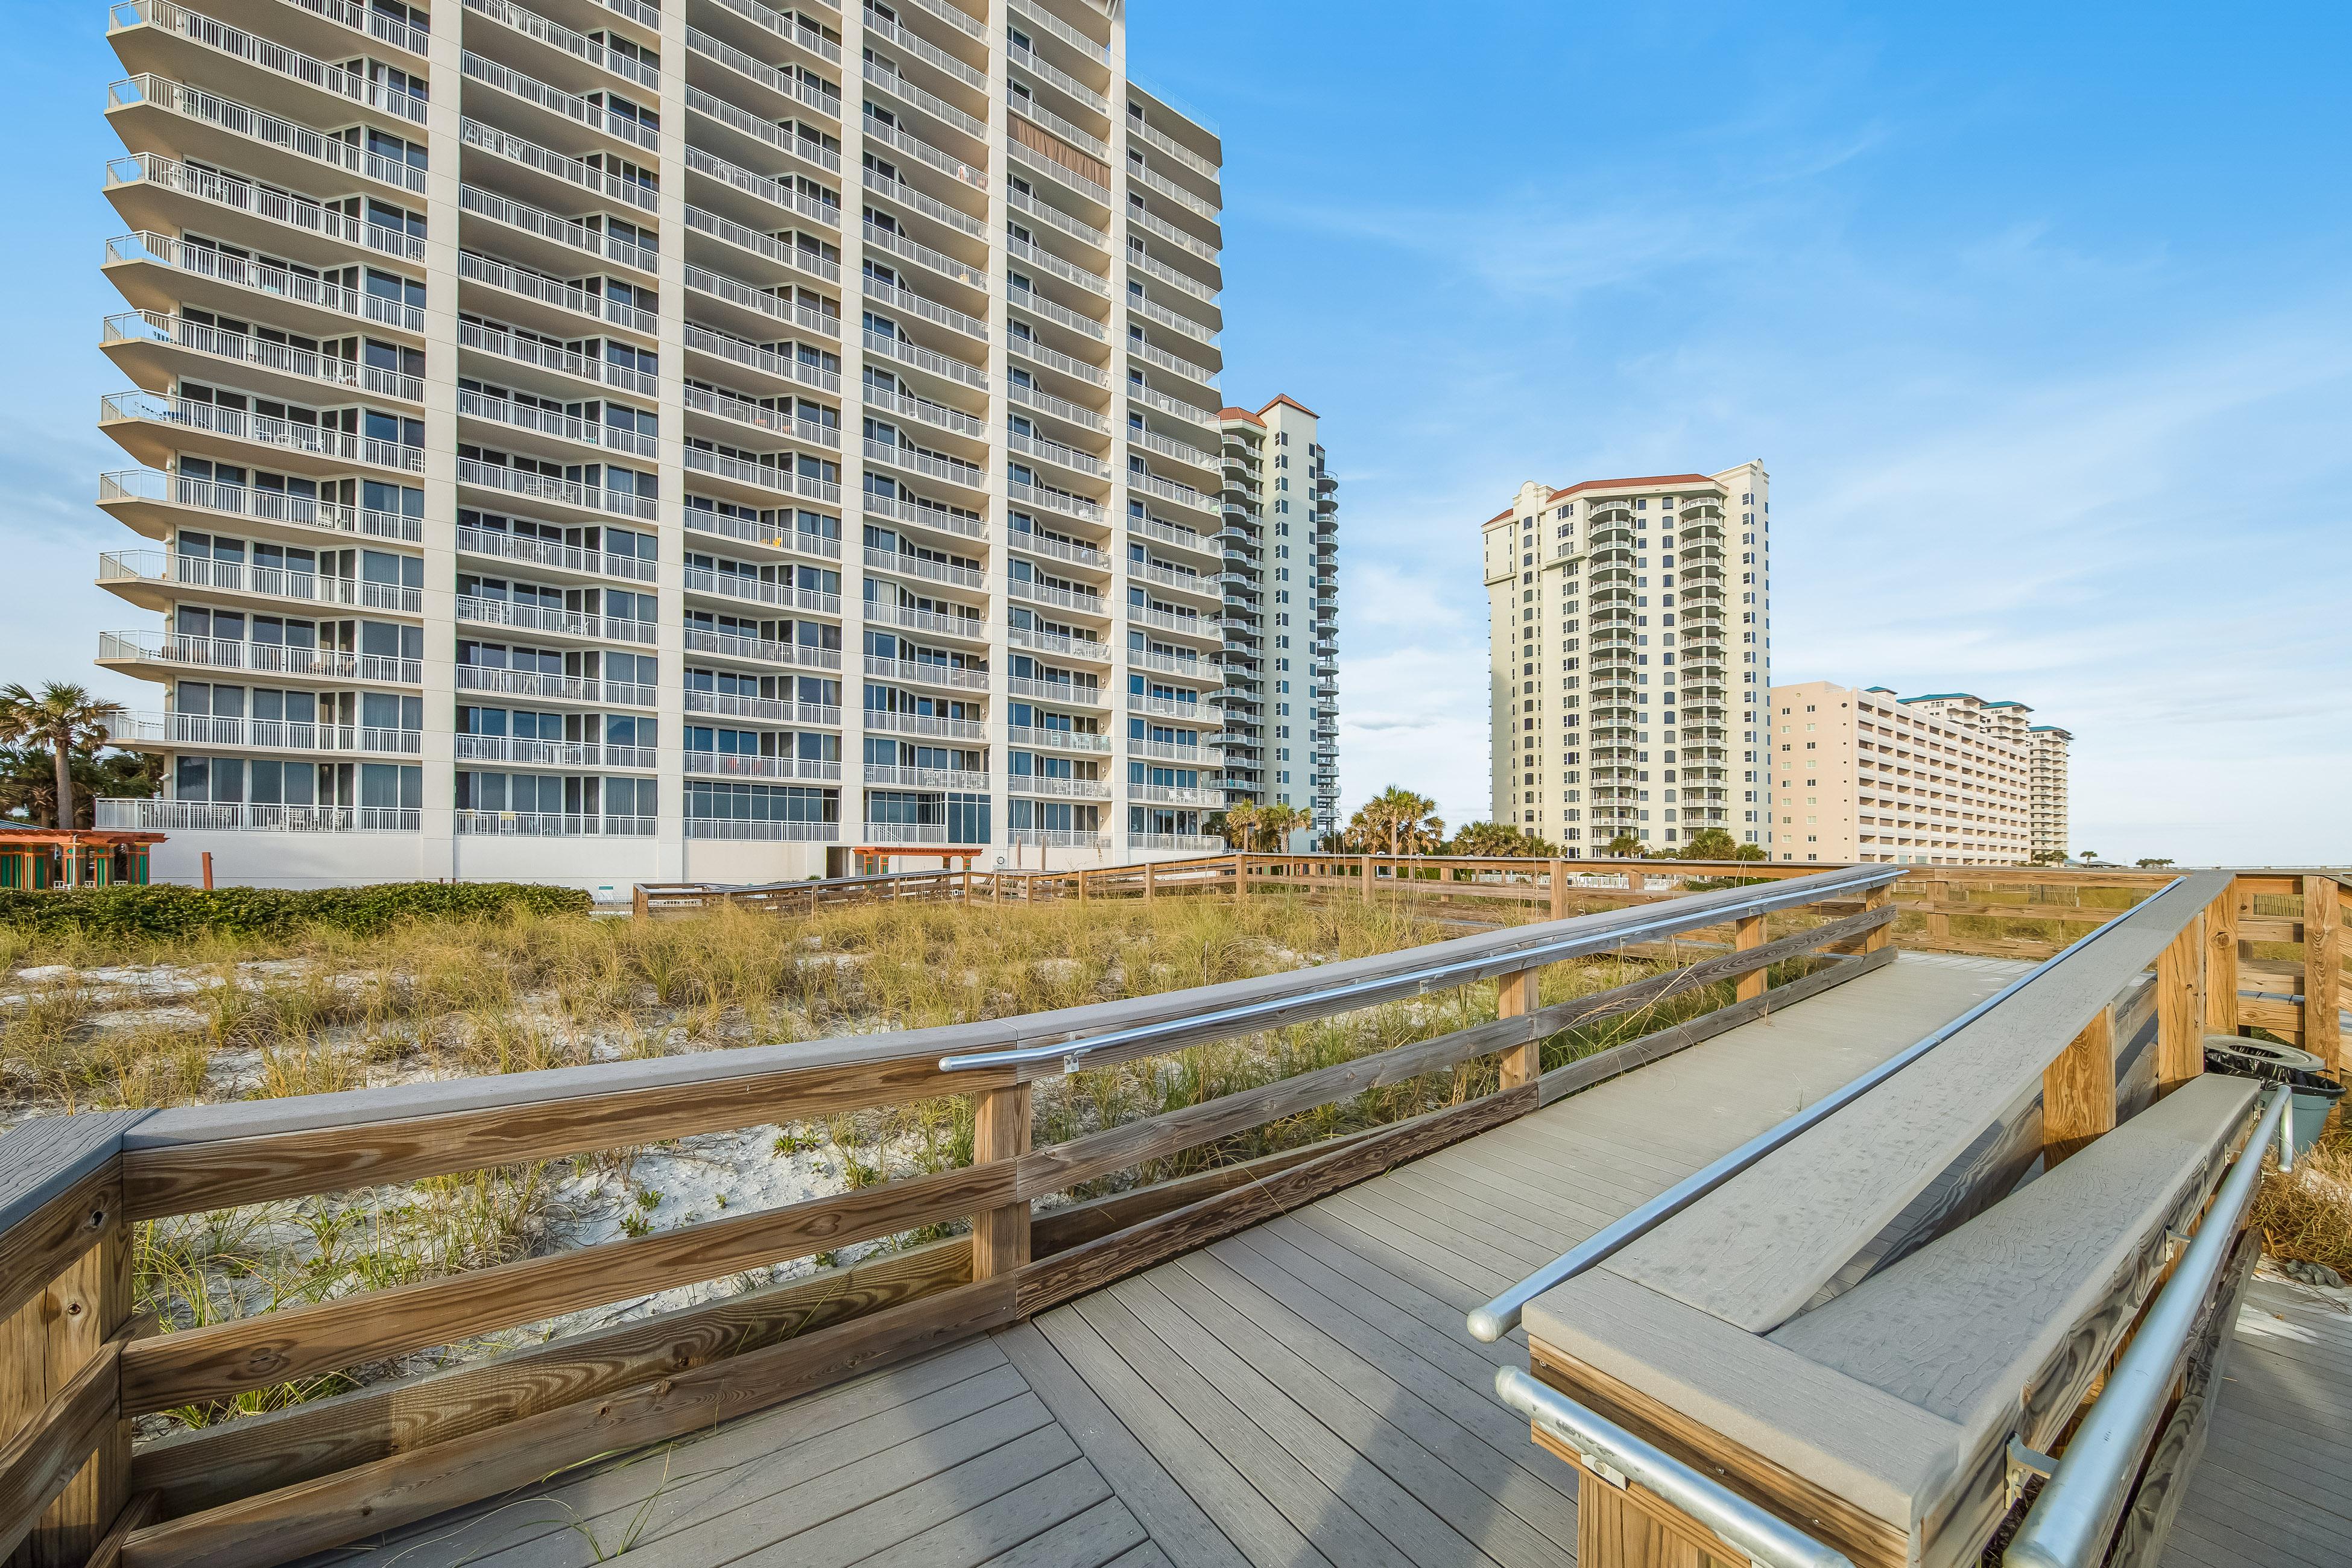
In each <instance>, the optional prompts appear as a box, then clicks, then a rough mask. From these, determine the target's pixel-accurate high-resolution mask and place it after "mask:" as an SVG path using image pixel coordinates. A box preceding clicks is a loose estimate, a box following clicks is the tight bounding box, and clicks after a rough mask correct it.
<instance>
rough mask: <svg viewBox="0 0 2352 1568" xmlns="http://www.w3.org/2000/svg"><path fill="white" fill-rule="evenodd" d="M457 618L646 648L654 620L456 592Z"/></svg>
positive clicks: (476, 624)
mask: <svg viewBox="0 0 2352 1568" xmlns="http://www.w3.org/2000/svg"><path fill="white" fill-rule="evenodd" d="M457 619H458V620H460V621H462V622H467V623H469V624H471V625H475V626H513V627H516V628H518V629H520V630H522V631H533V632H548V633H551V634H552V635H554V636H557V637H592V638H595V639H597V640H599V641H604V642H627V643H637V644H640V645H642V646H644V647H652V646H653V642H654V623H653V622H651V621H639V620H625V619H623V618H622V617H620V616H602V615H595V614H592V613H590V612H588V611H585V610H571V609H565V608H563V607H562V606H561V605H532V604H518V603H516V602H515V601H514V600H511V599H491V598H485V597H483V596H481V595H476V594H460V595H457Z"/></svg>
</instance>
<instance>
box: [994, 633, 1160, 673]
mask: <svg viewBox="0 0 2352 1568" xmlns="http://www.w3.org/2000/svg"><path fill="white" fill-rule="evenodd" d="M1004 639H1005V641H1006V642H1007V643H1009V644H1010V645H1011V646H1013V647H1025V648H1030V649H1033V650H1034V651H1035V652H1038V653H1046V654H1052V655H1053V656H1055V658H1083V659H1086V660H1087V661H1089V662H1091V663H1095V664H1108V663H1109V662H1110V658H1111V647H1110V644H1108V643H1107V642H1104V641H1102V640H1101V639H1100V638H1098V637H1064V636H1063V635H1062V634H1061V633H1059V632H1041V631H1038V630H1036V629H1035V628H1034V627H1032V626H1008V627H1007V628H1006V629H1005V633H1004ZM1130 657H1132V656H1130Z"/></svg>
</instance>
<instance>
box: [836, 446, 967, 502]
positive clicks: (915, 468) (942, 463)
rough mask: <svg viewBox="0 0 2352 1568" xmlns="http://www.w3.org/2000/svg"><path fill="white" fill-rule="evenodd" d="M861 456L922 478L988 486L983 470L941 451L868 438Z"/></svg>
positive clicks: (964, 486) (965, 484) (945, 482)
mask: <svg viewBox="0 0 2352 1568" xmlns="http://www.w3.org/2000/svg"><path fill="white" fill-rule="evenodd" d="M865 456H866V461H867V462H869V463H880V464H882V465H884V466H885V467H887V468H897V469H898V470H900V471H901V472H903V473H909V474H920V475H922V476H923V477H924V478H925V479H938V480H940V482H941V483H943V484H950V485H961V486H962V487H963V488H964V489H969V490H981V491H985V490H986V489H988V473H987V470H985V469H983V468H981V467H979V466H978V465H977V464H974V463H967V462H964V461H963V460H962V459H961V458H950V457H948V456H947V455H945V454H944V453H934V452H926V451H923V450H921V449H919V448H918V447H911V446H904V445H894V444H891V443H887V442H882V441H874V440H868V441H867V442H866V445H865Z"/></svg>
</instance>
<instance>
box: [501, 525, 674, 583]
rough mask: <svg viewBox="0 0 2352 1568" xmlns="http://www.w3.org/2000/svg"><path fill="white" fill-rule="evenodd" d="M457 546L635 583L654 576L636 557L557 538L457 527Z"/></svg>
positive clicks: (650, 567) (649, 566)
mask: <svg viewBox="0 0 2352 1568" xmlns="http://www.w3.org/2000/svg"><path fill="white" fill-rule="evenodd" d="M457 549H458V552H460V553H462V554H467V555H495V556H497V557H499V559H500V560H504V561H520V562H525V563H529V564H531V565H534V566H547V567H552V568H555V569H556V570H558V571H563V572H578V573H583V574H591V575H594V576H599V577H624V578H627V579H629V580H631V581H633V582H638V583H650V582H652V581H653V580H654V575H655V572H654V563H652V562H651V561H648V560H646V559H644V558H642V557H639V556H635V555H614V554H613V553H611V552H607V551H601V550H583V549H582V548H581V547H580V546H579V545H576V544H566V543H563V542H562V541H560V540H553V539H534V538H532V537H531V536H530V535H529V534H520V533H502V532H499V531H496V530H493V529H485V528H465V527H460V528H459V529H458V530H457Z"/></svg>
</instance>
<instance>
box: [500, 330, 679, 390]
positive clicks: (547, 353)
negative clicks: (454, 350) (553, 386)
mask: <svg viewBox="0 0 2352 1568" xmlns="http://www.w3.org/2000/svg"><path fill="white" fill-rule="evenodd" d="M457 346H458V347H459V348H463V349H469V350H473V351H475V352H478V353H486V354H496V355H497V356H498V357H499V358H500V359H503V360H509V361H511V362H512V363H516V364H527V365H531V366H534V367H536V368H538V369H540V370H544V371H551V372H552V373H554V374H557V375H566V376H571V377H573V378H574V379H576V380H580V381H587V382H593V383H596V384H600V385H604V386H610V387H617V388H618V389H620V390H621V391H623V392H630V393H635V394H636V395H638V396H640V397H658V396H660V395H661V379H660V378H659V377H658V376H652V375H647V374H646V373H645V372H643V371H640V370H633V369H631V368H629V367H628V366H626V365H619V364H614V363H610V362H609V361H606V360H601V359H595V358H592V357H591V356H589V355H587V354H583V353H579V352H577V351H576V350H572V349H567V348H561V347H558V346H557V345H556V344H554V343H551V342H542V341H541V340H540V339H538V338H527V337H522V336H520V335H518V334H516V333H513V332H509V331H504V330H502V329H500V328H498V327H490V326H484V325H483V324H482V323H480V322H478V321H459V322H458V323H457Z"/></svg>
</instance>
